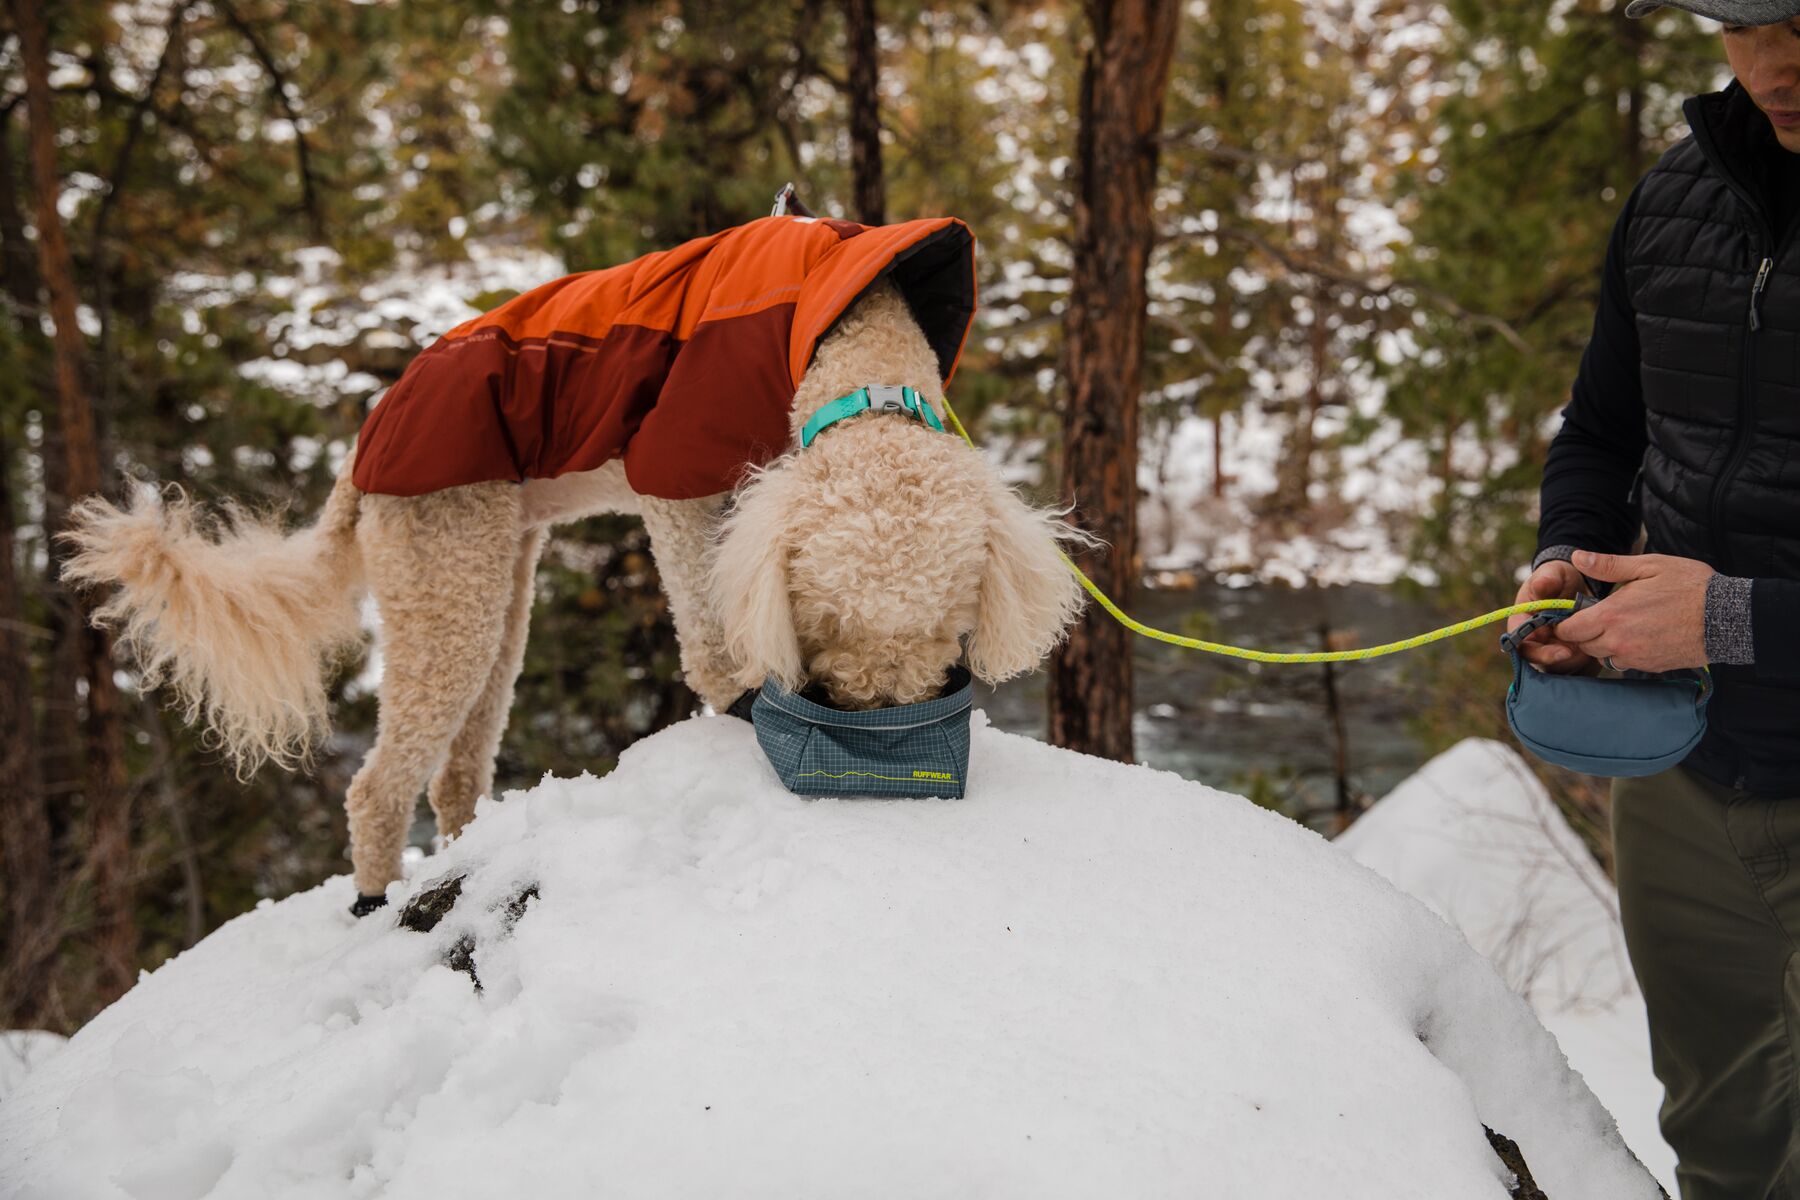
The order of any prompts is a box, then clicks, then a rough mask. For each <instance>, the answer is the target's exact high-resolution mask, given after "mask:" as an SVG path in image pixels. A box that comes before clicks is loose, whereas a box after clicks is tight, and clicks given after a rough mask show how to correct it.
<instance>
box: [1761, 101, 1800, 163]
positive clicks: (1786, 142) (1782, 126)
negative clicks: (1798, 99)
mask: <svg viewBox="0 0 1800 1200" xmlns="http://www.w3.org/2000/svg"><path fill="white" fill-rule="evenodd" d="M1767 115H1768V118H1769V128H1770V129H1772V130H1774V132H1775V140H1776V141H1778V142H1780V143H1781V148H1782V149H1783V150H1787V151H1790V152H1792V153H1794V154H1800V110H1796V111H1792V112H1780V111H1776V112H1769V113H1768V114H1767Z"/></svg>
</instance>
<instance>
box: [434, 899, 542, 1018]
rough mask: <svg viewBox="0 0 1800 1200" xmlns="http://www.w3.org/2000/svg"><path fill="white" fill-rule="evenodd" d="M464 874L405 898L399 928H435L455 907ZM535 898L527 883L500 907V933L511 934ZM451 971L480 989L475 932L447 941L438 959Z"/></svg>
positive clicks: (476, 988) (477, 989)
mask: <svg viewBox="0 0 1800 1200" xmlns="http://www.w3.org/2000/svg"><path fill="white" fill-rule="evenodd" d="M462 885H463V876H461V875H452V876H450V877H449V878H447V879H440V880H438V881H437V882H436V883H433V884H431V885H430V886H428V887H427V888H425V890H424V891H422V892H420V893H419V894H418V895H416V896H414V897H413V898H412V899H411V900H409V901H407V904H406V907H405V908H404V909H402V910H401V912H400V928H402V929H410V930H412V931H413V932H414V933H430V932H431V931H432V930H433V929H436V928H437V926H438V923H439V922H440V921H442V920H443V919H444V917H445V915H446V914H448V913H449V911H450V910H451V909H452V908H455V907H456V901H457V898H458V897H460V896H461V895H462ZM537 898H538V887H537V884H535V883H532V884H527V885H526V886H525V887H523V888H521V889H520V890H519V891H518V893H517V894H516V895H514V896H513V897H512V898H511V899H509V900H508V901H507V902H506V903H505V904H504V905H502V906H501V909H502V912H501V921H500V924H501V934H502V936H504V935H505V934H508V933H511V932H512V928H513V926H514V925H517V924H518V923H519V918H520V917H523V916H524V915H525V913H526V911H527V910H528V909H529V908H530V907H531V902H532V901H533V900H535V899H537ZM440 961H442V962H443V964H444V965H445V966H447V967H449V968H450V969H451V970H452V971H461V972H462V973H463V974H464V975H467V976H468V977H469V981H470V982H471V983H473V984H474V985H475V990H476V991H478V992H479V991H480V990H481V977H480V976H479V975H477V974H476V972H475V935H474V934H471V933H463V934H460V935H458V936H457V939H456V940H455V941H454V942H451V943H450V947H449V949H447V950H445V951H444V956H443V958H442V959H441V960H440Z"/></svg>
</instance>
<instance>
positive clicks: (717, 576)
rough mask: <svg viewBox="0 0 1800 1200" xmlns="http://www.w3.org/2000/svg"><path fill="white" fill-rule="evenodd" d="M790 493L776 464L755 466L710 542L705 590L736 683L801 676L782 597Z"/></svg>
mask: <svg viewBox="0 0 1800 1200" xmlns="http://www.w3.org/2000/svg"><path fill="white" fill-rule="evenodd" d="M793 493H794V487H793V484H792V482H791V480H790V479H789V478H788V476H787V473H785V472H783V471H781V470H780V467H779V464H776V465H774V466H772V467H771V468H769V469H767V470H764V471H761V472H759V473H758V474H757V475H755V476H754V477H753V478H752V479H751V480H750V482H749V483H747V484H745V485H744V487H743V488H742V489H741V490H740V491H739V492H738V494H737V499H736V504H735V505H734V507H733V509H732V511H731V512H730V513H729V514H728V515H727V516H726V518H725V520H724V522H723V524H722V526H721V527H720V531H719V539H718V542H717V544H716V545H715V546H714V548H713V553H712V563H711V569H710V572H709V574H710V580H709V582H710V587H709V589H708V591H709V593H710V596H711V601H712V605H713V611H714V612H715V614H716V615H717V617H718V620H719V624H720V626H721V627H722V628H723V629H724V632H725V649H726V652H727V653H728V654H729V655H730V656H731V660H732V664H733V670H734V672H735V673H734V674H733V675H732V681H733V682H734V683H736V684H737V685H738V686H739V687H746V688H756V687H761V686H762V684H763V680H764V679H766V678H768V677H770V676H773V677H774V678H775V679H776V680H778V681H779V682H780V683H781V685H782V686H783V687H786V688H788V689H789V690H791V691H794V690H798V689H799V688H800V687H801V685H802V684H803V683H804V678H803V676H804V664H803V663H802V662H801V658H800V642H799V639H798V638H797V637H795V635H794V608H793V604H792V602H791V601H790V600H789V599H788V556H789V555H790V554H791V553H792V551H793V538H792V536H791V534H790V532H789V530H790V522H791V521H792V519H793V513H794V509H793V506H792V505H793V500H794V498H795V497H794V495H793Z"/></svg>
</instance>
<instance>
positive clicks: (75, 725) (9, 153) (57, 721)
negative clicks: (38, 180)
mask: <svg viewBox="0 0 1800 1200" xmlns="http://www.w3.org/2000/svg"><path fill="white" fill-rule="evenodd" d="M8 116H10V114H8ZM0 287H3V288H5V290H6V294H7V295H8V296H9V297H10V298H11V299H12V302H13V304H14V305H15V306H16V307H17V308H18V310H19V313H20V316H21V318H22V320H21V322H20V325H19V334H20V342H21V344H22V345H23V346H24V347H25V348H26V350H27V351H28V353H29V355H30V359H29V361H30V363H31V377H30V378H29V379H28V380H27V381H26V384H27V386H28V387H32V388H36V389H39V390H41V391H43V392H45V393H49V392H50V391H52V390H53V389H54V387H55V382H54V377H53V376H52V375H50V374H48V371H49V370H51V369H53V368H48V367H47V366H46V365H45V364H40V363H39V361H38V351H39V350H40V349H41V348H42V346H41V343H42V340H43V335H42V333H41V332H40V330H39V316H40V314H41V312H42V303H41V301H40V299H39V294H38V293H39V283H38V270H37V250H36V248H35V247H34V246H33V245H32V244H31V242H30V241H28V240H27V239H26V237H25V215H24V212H23V211H22V210H21V208H20V203H19V172H18V164H17V162H16V161H15V160H14V158H13V146H12V138H11V131H10V129H8V128H7V120H6V119H5V118H0ZM47 361H48V360H47V359H46V364H47ZM40 367H44V368H45V373H44V374H42V375H40V374H39V370H40ZM47 407H48V409H49V412H48V413H47V414H46V417H45V421H44V444H43V454H42V462H43V471H44V493H43V495H44V522H43V527H44V528H45V529H60V528H62V524H63V513H64V511H65V510H66V509H67V508H68V496H69V482H68V465H69V461H68V456H67V455H66V454H65V453H64V450H63V437H62V427H61V425H60V424H59V423H58V422H57V421H56V420H55V417H54V413H55V410H56V406H55V405H49V406H47ZM54 575H55V566H54V563H53V564H52V566H51V576H52V578H54ZM44 594H45V597H46V599H47V600H48V602H49V605H50V612H49V614H48V616H47V618H46V619H47V620H48V621H49V624H50V649H49V659H50V668H49V670H48V671H47V672H46V673H45V675H44V678H45V680H46V686H45V689H44V695H43V698H42V701H41V703H40V704H39V706H38V707H39V709H40V710H41V712H40V715H39V726H38V736H37V768H36V769H37V774H38V779H39V780H40V781H41V785H42V787H43V789H44V799H45V802H46V803H47V804H49V805H50V806H51V811H52V812H53V813H57V812H61V813H64V814H66V813H67V811H68V810H69V808H70V806H72V805H73V803H74V801H75V799H76V798H77V797H78V796H79V795H80V794H81V779H80V775H81V758H82V755H81V715H80V702H79V697H78V696H77V695H76V692H75V680H76V679H77V678H78V677H79V676H80V674H81V637H80V634H79V632H78V630H79V629H80V626H81V612H80V610H79V608H77V607H76V605H75V603H74V599H73V598H72V597H71V596H70V595H69V594H68V593H67V592H65V591H63V590H62V589H61V588H59V587H56V586H55V585H54V584H52V585H51V586H50V587H48V588H47V589H46V591H45V593H44Z"/></svg>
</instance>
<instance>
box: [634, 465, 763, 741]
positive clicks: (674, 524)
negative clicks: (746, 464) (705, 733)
mask: <svg viewBox="0 0 1800 1200" xmlns="http://www.w3.org/2000/svg"><path fill="white" fill-rule="evenodd" d="M724 506H725V497H724V496H723V495H719V496H707V497H704V498H702V499H699V500H660V499H656V498H654V497H650V496H646V497H644V498H643V513H644V527H645V528H646V529H648V530H649V531H650V551H651V554H652V555H654V556H655V558H656V569H657V572H658V573H659V574H660V575H661V576H662V582H663V590H664V592H666V593H667V595H668V597H669V611H670V612H671V613H672V614H673V615H674V617H675V636H676V639H677V640H678V641H679V642H680V643H681V670H682V673H683V674H684V675H686V676H687V684H688V686H689V687H691V688H693V689H694V691H695V692H696V693H697V694H698V695H699V696H700V698H701V699H702V700H704V701H706V702H707V703H708V704H710V705H712V707H713V711H714V712H720V713H722V712H724V711H725V710H726V709H727V708H728V707H730V705H731V702H732V701H733V700H735V699H737V697H738V693H739V692H741V691H742V690H743V689H742V688H740V687H738V686H737V685H736V684H734V683H732V682H731V673H732V672H731V663H730V659H729V658H728V657H727V656H726V653H725V632H724V629H723V628H722V627H721V626H720V624H719V621H718V616H717V614H716V613H715V612H714V611H713V606H712V605H711V604H710V603H708V601H707V594H706V578H707V552H708V549H709V546H710V544H711V538H712V535H713V533H714V531H716V530H717V528H718V525H719V512H720V510H721V509H722V508H724Z"/></svg>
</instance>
